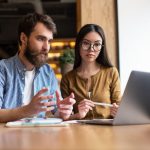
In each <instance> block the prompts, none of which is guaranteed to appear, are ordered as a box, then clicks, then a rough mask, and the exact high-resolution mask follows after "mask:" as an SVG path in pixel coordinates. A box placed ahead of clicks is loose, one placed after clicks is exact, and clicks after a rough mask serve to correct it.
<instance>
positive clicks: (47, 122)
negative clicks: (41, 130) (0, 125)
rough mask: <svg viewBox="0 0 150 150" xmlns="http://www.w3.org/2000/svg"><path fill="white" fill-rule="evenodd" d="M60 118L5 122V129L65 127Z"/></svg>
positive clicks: (65, 124)
mask: <svg viewBox="0 0 150 150" xmlns="http://www.w3.org/2000/svg"><path fill="white" fill-rule="evenodd" d="M67 125H68V124H67V123H63V120H62V119H60V118H47V119H44V118H24V119H21V120H18V121H12V122H7V123H6V125H5V126H6V127H38V126H67Z"/></svg>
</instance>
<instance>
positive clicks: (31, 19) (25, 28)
mask: <svg viewBox="0 0 150 150" xmlns="http://www.w3.org/2000/svg"><path fill="white" fill-rule="evenodd" d="M38 22H41V23H43V24H44V25H45V26H46V27H47V28H48V29H49V30H51V31H52V33H53V34H54V33H56V32H57V29H56V25H55V23H54V22H53V20H52V18H51V17H50V16H48V15H46V14H39V13H32V14H27V15H26V16H24V17H23V19H22V20H21V22H20V24H19V27H18V41H19V44H21V41H20V34H21V32H23V33H24V34H26V36H28V37H29V36H30V34H31V32H32V31H33V29H34V27H35V26H36V24H37V23H38Z"/></svg>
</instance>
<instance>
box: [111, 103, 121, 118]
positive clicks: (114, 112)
mask: <svg viewBox="0 0 150 150" xmlns="http://www.w3.org/2000/svg"><path fill="white" fill-rule="evenodd" d="M118 107H119V105H117V104H116V103H113V107H111V109H110V115H111V116H112V117H115V116H116V113H117V110H118Z"/></svg>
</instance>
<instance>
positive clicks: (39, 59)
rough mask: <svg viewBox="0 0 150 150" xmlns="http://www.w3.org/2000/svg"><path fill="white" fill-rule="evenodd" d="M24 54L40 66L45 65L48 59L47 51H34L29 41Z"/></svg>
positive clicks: (32, 62) (33, 63)
mask: <svg viewBox="0 0 150 150" xmlns="http://www.w3.org/2000/svg"><path fill="white" fill-rule="evenodd" d="M24 55H25V57H26V58H27V59H28V61H29V62H30V63H31V64H32V65H34V66H35V67H38V68H39V67H41V66H42V65H44V64H45V63H46V61H47V59H48V54H47V52H34V50H31V48H30V46H29V43H28V44H27V47H26V49H25V53H24ZM40 55H43V56H40Z"/></svg>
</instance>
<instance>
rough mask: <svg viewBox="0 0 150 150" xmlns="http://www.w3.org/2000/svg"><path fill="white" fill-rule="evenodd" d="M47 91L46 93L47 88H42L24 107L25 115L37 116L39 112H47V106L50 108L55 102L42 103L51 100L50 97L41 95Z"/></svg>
mask: <svg viewBox="0 0 150 150" xmlns="http://www.w3.org/2000/svg"><path fill="white" fill-rule="evenodd" d="M47 91H48V89H47V88H43V89H42V90H40V91H39V92H38V93H37V94H36V95H35V96H33V98H32V100H31V102H30V103H29V104H28V105H26V106H25V107H26V113H27V114H28V115H29V116H32V115H35V114H38V113H39V112H46V111H48V110H49V108H47V107H48V106H49V107H50V106H53V105H55V104H56V102H55V101H49V102H42V101H43V100H47V99H51V98H53V96H52V95H49V96H45V95H42V94H44V93H45V92H47Z"/></svg>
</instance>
